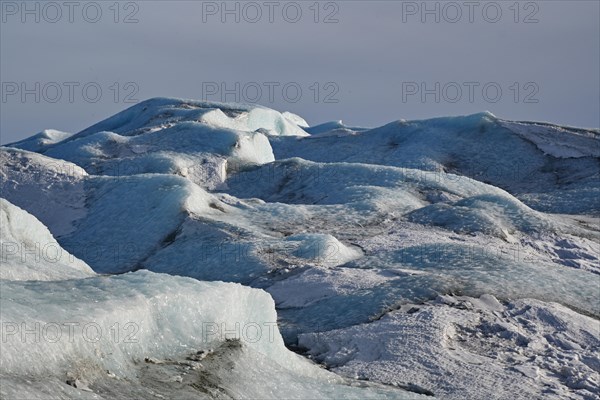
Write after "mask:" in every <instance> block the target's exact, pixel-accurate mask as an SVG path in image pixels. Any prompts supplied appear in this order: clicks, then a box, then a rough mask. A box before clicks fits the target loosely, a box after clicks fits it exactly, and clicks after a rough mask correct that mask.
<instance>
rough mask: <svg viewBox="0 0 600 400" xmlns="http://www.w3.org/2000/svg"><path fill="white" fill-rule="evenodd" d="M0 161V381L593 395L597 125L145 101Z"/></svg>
mask: <svg viewBox="0 0 600 400" xmlns="http://www.w3.org/2000/svg"><path fill="white" fill-rule="evenodd" d="M0 160H1V169H0V190H1V195H0V197H2V200H0V201H1V203H0V205H1V215H0V217H1V221H2V229H1V233H2V238H1V245H2V254H1V261H2V266H1V269H0V283H1V293H0V301H1V302H2V303H1V304H2V307H1V308H0V319H1V322H2V338H3V342H2V356H1V360H0V379H1V381H2V385H0V387H1V389H0V391H1V394H2V397H6V398H15V397H23V396H25V397H27V398H48V397H53V398H132V397H136V398H155V397H161V396H162V397H165V398H336V399H337V398H356V399H359V398H360V399H362V398H407V399H409V398H410V399H413V398H415V399H416V398H431V397H432V396H433V397H436V398H444V399H446V398H448V399H481V398H485V397H490V398H498V399H521V398H522V399H529V398H550V399H554V398H555V399H562V398H569V399H592V398H596V397H597V396H598V395H600V378H599V373H600V357H599V356H598V354H600V260H599V255H600V247H599V245H598V243H599V242H600V223H599V217H600V205H599V202H598V198H600V131H599V130H598V129H580V128H572V127H561V126H556V125H552V124H549V123H540V122H529V121H506V120H503V119H500V118H498V117H496V116H494V115H493V114H491V113H489V112H485V113H479V114H474V115H469V116H460V117H441V118H434V119H429V120H420V121H406V120H399V121H395V122H392V123H390V124H387V125H384V126H382V127H377V128H373V129H371V128H362V127H350V126H345V125H344V124H343V123H342V121H332V122H327V123H324V124H320V125H316V126H309V124H308V123H307V122H306V121H305V120H304V119H303V118H302V117H300V116H298V115H295V114H292V113H290V112H278V111H275V110H271V109H268V108H265V107H262V106H255V105H242V104H226V103H215V102H204V101H196V100H186V99H173V98H155V99H150V100H146V101H143V102H141V103H139V104H136V105H134V106H132V107H130V108H129V109H126V110H124V111H122V112H120V113H118V114H116V115H114V116H111V117H109V118H107V119H105V120H103V121H101V122H99V123H97V124H95V125H92V126H91V127H89V128H86V129H84V130H83V131H81V132H78V133H74V134H67V133H64V132H60V131H55V130H46V131H44V132H42V133H39V134H36V135H34V136H32V137H31V138H28V139H25V140H22V141H20V142H16V143H12V144H9V145H6V146H3V147H0ZM84 327H85V329H84ZM257 332H258V333H260V334H258V335H257ZM90 335H91V337H90ZM128 335H129V338H130V339H131V338H134V340H125V339H126V337H128ZM253 335H254V336H253ZM516 388H518V390H517V389H516Z"/></svg>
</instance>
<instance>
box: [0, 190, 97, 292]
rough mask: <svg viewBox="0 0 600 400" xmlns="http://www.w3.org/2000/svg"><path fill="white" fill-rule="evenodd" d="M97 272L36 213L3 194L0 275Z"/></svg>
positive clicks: (7, 277)
mask: <svg viewBox="0 0 600 400" xmlns="http://www.w3.org/2000/svg"><path fill="white" fill-rule="evenodd" d="M92 275H94V272H93V271H92V269H91V268H90V267H89V266H88V265H87V264H86V263H84V262H83V261H81V260H79V259H77V258H75V257H74V256H73V255H71V254H69V253H68V252H67V251H66V250H65V249H63V248H62V247H61V246H60V245H59V244H58V242H57V241H56V240H55V239H54V237H53V236H52V234H51V233H50V232H49V231H48V228H46V227H45V226H44V225H43V224H42V223H41V222H40V221H38V220H37V219H36V218H35V217H34V216H33V215H31V214H29V213H27V212H26V211H24V210H22V209H20V208H19V207H17V206H15V205H13V204H11V203H10V202H9V201H7V200H5V199H2V198H0V279H5V280H37V281H46V280H60V279H73V278H83V277H87V276H92Z"/></svg>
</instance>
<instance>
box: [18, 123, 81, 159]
mask: <svg viewBox="0 0 600 400" xmlns="http://www.w3.org/2000/svg"><path fill="white" fill-rule="evenodd" d="M72 135H73V134H72V133H67V132H62V131H57V130H56V129H44V130H43V131H41V132H40V133H38V134H35V135H33V136H31V137H28V138H27V139H24V140H20V141H18V142H14V143H12V144H10V145H9V146H10V147H15V148H18V149H23V150H28V151H35V152H37V153H42V152H44V150H46V148H48V147H49V146H51V145H53V144H55V143H58V142H60V141H62V140H65V139H66V138H68V137H70V136H72Z"/></svg>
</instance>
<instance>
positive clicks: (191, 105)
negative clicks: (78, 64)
mask: <svg viewBox="0 0 600 400" xmlns="http://www.w3.org/2000/svg"><path fill="white" fill-rule="evenodd" d="M288 117H289V115H288ZM292 119H293V118H292ZM185 121H190V122H193V121H200V122H204V123H207V124H211V125H214V126H215V127H221V128H230V129H236V130H242V131H246V132H253V131H256V130H257V129H265V130H267V131H270V132H271V133H272V134H277V135H301V136H306V135H307V134H306V132H304V131H303V130H302V129H301V128H300V127H299V126H298V125H296V124H295V123H294V122H292V120H291V119H290V118H286V116H284V115H282V114H280V113H279V112H277V111H275V110H271V109H269V108H266V107H261V106H256V105H252V106H251V105H244V104H232V103H218V102H205V101H198V100H185V99H174V98H163V97H158V98H153V99H149V100H145V101H142V102H140V103H138V104H136V105H134V106H132V107H130V108H128V109H126V110H124V111H121V112H120V113H117V114H115V115H113V116H112V117H109V118H107V119H105V120H104V121H101V122H99V123H97V124H95V125H92V126H91V127H89V128H87V129H84V130H83V131H81V132H79V133H78V134H77V135H76V137H74V138H81V137H85V136H88V135H90V134H93V133H97V132H102V131H109V132H115V133H118V134H121V135H123V136H134V135H139V134H142V133H145V132H151V131H156V130H160V129H163V128H165V127H170V126H173V125H175V124H177V123H180V122H185Z"/></svg>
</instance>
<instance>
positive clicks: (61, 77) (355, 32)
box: [0, 1, 600, 144]
mask: <svg viewBox="0 0 600 400" xmlns="http://www.w3.org/2000/svg"><path fill="white" fill-rule="evenodd" d="M599 3H600V2H598V1H538V2H520V3H518V5H517V6H515V2H514V1H499V2H495V3H494V2H471V3H468V2H463V1H459V2H450V3H449V4H448V2H433V1H430V2H427V9H424V7H423V6H422V4H423V3H422V2H421V1H419V2H403V1H338V2H320V3H317V4H316V5H315V2H314V1H305V2H296V3H293V2H270V3H267V2H265V1H258V2H254V3H252V2H250V3H248V2H239V3H236V2H228V3H227V9H228V10H229V11H231V12H230V13H227V12H224V11H227V10H223V6H222V2H220V1H219V2H199V1H197V2H193V1H137V2H120V3H118V7H115V6H114V4H115V2H114V1H107V2H96V3H94V2H74V3H72V4H73V5H65V3H64V2H63V1H57V2H55V3H51V5H47V4H50V3H47V2H34V1H29V2H27V5H26V6H23V4H24V3H22V2H21V1H18V2H10V1H2V4H1V5H2V21H1V28H0V29H1V31H0V60H1V71H0V74H1V81H2V103H0V105H1V115H0V132H1V133H2V138H1V142H2V143H3V144H4V143H8V142H11V141H15V140H19V139H22V138H25V137H27V136H30V135H32V134H34V133H36V132H39V131H41V130H43V129H46V128H53V129H58V130H63V131H67V132H76V131H79V130H81V129H83V128H85V127H87V126H89V125H91V124H93V123H95V122H97V121H99V120H101V119H104V118H106V117H108V116H110V115H112V114H114V113H115V112H118V111H120V110H122V109H124V108H126V107H128V106H130V105H132V103H130V101H136V100H137V101H139V100H143V99H146V98H150V97H155V96H168V97H183V98H195V99H202V98H204V99H207V100H215V101H220V100H226V101H235V100H239V101H242V102H248V101H250V102H254V101H256V102H258V103H260V104H263V105H265V106H268V107H272V108H275V109H277V110H280V111H286V110H287V111H292V112H295V113H297V114H299V115H301V116H303V117H304V118H305V119H306V120H307V121H308V122H309V123H310V124H317V123H320V122H325V121H330V120H339V119H342V120H343V121H344V123H346V124H350V125H360V126H378V125H382V124H384V123H387V122H390V121H393V120H397V119H419V118H428V117H435V116H443V115H457V114H470V113H475V112H479V111H484V110H489V111H491V112H492V113H494V114H495V115H497V116H499V117H502V118H506V119H516V120H541V121H550V122H554V123H559V124H565V125H574V126H582V127H598V126H599V125H600V121H599V118H600V117H599V110H600V93H599V90H600V89H599V88H600V82H599V80H600V76H599V75H600V74H599V70H600V43H599V37H600V27H599V21H600V8H599ZM69 4H71V3H69ZM25 7H27V9H25ZM432 10H433V11H432ZM436 10H437V11H436ZM428 11H431V12H428ZM36 19H39V22H38V21H36ZM236 19H237V21H236ZM436 19H437V21H436ZM94 21H96V22H94ZM115 21H116V22H115ZM98 90H100V91H101V93H99V92H98ZM500 92H501V93H500Z"/></svg>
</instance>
